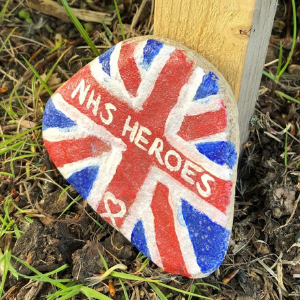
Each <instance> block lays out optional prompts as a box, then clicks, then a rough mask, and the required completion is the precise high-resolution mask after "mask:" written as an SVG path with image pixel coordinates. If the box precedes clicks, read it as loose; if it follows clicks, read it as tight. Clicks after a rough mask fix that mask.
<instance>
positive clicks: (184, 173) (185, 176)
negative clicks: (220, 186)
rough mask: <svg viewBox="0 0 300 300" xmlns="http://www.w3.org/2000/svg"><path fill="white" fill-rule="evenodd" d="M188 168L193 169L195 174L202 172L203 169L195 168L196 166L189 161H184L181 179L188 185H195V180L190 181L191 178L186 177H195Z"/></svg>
mask: <svg viewBox="0 0 300 300" xmlns="http://www.w3.org/2000/svg"><path fill="white" fill-rule="evenodd" d="M189 167H191V168H193V169H194V170H195V171H197V172H199V173H200V172H203V169H202V168H200V167H199V166H197V165H196V164H194V163H193V162H191V161H189V160H186V161H185V163H184V166H183V168H182V170H181V177H182V178H183V179H184V180H185V181H187V182H188V183H190V184H194V183H195V180H194V179H192V178H191V177H189V176H188V175H191V176H193V175H196V174H195V172H194V171H193V170H191V169H189Z"/></svg>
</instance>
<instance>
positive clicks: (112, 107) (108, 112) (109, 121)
mask: <svg viewBox="0 0 300 300" xmlns="http://www.w3.org/2000/svg"><path fill="white" fill-rule="evenodd" d="M105 109H106V111H107V114H108V118H107V119H104V118H103V115H102V112H100V119H101V121H102V122H103V123H104V124H105V125H109V124H110V123H111V122H112V120H113V114H112V112H111V110H114V111H116V110H117V108H116V107H115V106H114V105H113V104H111V103H105Z"/></svg>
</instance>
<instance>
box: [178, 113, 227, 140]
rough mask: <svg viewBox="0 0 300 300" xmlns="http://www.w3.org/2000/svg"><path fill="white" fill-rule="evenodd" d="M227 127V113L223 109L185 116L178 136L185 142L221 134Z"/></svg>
mask: <svg viewBox="0 0 300 300" xmlns="http://www.w3.org/2000/svg"><path fill="white" fill-rule="evenodd" d="M226 126H227V112H226V109H225V108H221V109H220V110H218V111H213V112H207V113H204V114H201V115H196V116H186V117H185V118H184V121H183V122H182V125H181V128H180V130H179V132H178V135H179V136H181V137H182V138H183V139H184V140H186V141H192V140H195V139H198V138H201V137H205V136H209V135H212V134H216V133H220V132H223V131H224V130H225V129H226Z"/></svg>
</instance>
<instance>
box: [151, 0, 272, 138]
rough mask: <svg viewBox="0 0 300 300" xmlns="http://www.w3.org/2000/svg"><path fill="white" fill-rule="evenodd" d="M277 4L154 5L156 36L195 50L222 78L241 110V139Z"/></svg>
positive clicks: (178, 1) (207, 1) (195, 1)
mask: <svg viewBox="0 0 300 300" xmlns="http://www.w3.org/2000/svg"><path fill="white" fill-rule="evenodd" d="M276 5H277V1H276V0H246V1H245V0H201V1H199V0H189V1H184V0H168V1H166V0H156V2H155V18H154V34H155V35H159V36H162V37H167V38H170V39H172V40H175V41H177V42H180V43H182V44H183V45H185V46H187V47H189V48H191V49H193V50H195V51H196V52H198V53H199V54H201V55H202V56H204V57H205V58H206V59H207V60H208V61H210V62H211V63H212V64H213V65H215V67H216V68H217V69H218V70H219V71H220V72H221V73H222V74H223V75H224V77H225V79H226V80H227V81H228V83H229V84H230V86H231V88H232V90H233V92H234V95H235V97H236V99H237V100H238V106H239V114H240V118H239V124H240V133H241V134H240V137H241V142H242V143H243V142H244V141H245V140H246V139H247V137H248V124H249V120H250V117H251V115H252V114H253V109H254V105H255V101H256V95H257V92H258V88H259V82H260V79H261V75H262V69H263V63H264V59H265V55H266V51H267V46H268V41H269V37H270V33H271V28H272V24H273V18H274V15H275V9H276Z"/></svg>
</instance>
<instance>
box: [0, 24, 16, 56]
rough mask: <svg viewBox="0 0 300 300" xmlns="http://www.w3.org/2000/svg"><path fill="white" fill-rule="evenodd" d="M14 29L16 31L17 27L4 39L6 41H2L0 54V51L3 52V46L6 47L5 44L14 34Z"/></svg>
mask: <svg viewBox="0 0 300 300" xmlns="http://www.w3.org/2000/svg"><path fill="white" fill-rule="evenodd" d="M16 29H17V27H16V28H14V29H13V30H12V31H11V32H10V33H9V35H8V36H7V37H6V39H5V40H4V42H3V44H2V45H1V47H0V53H1V51H2V50H3V48H4V46H5V45H6V43H7V42H8V40H9V39H10V36H11V35H12V34H13V33H14V31H15V30H16Z"/></svg>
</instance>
